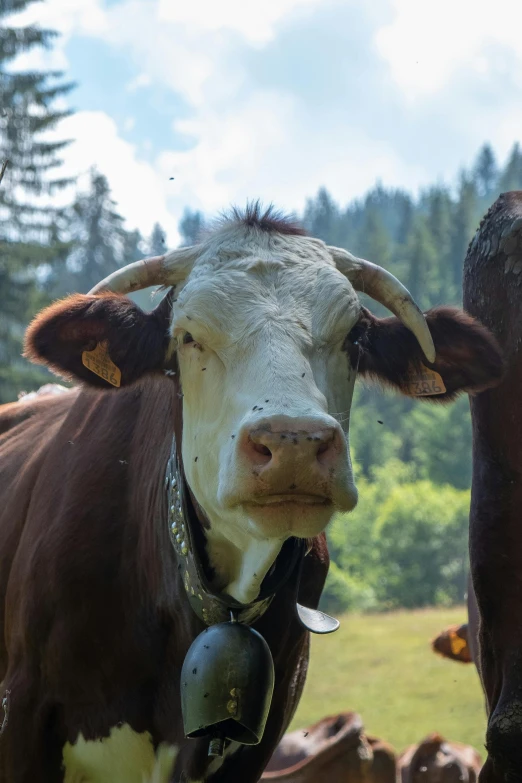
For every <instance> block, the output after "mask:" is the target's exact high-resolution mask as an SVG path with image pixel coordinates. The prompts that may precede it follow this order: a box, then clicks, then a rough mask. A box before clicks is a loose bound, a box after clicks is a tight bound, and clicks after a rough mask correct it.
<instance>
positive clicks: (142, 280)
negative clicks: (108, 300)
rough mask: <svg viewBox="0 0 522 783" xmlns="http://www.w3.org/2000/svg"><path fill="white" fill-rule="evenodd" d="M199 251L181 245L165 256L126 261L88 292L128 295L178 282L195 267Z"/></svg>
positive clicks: (195, 248)
mask: <svg viewBox="0 0 522 783" xmlns="http://www.w3.org/2000/svg"><path fill="white" fill-rule="evenodd" d="M197 250H198V248H197V246H193V247H180V248H178V249H177V250H172V251H171V252H170V253H166V254H165V255H164V256H153V257H152V258H143V259H142V260H141V261H134V263H133V264H127V266H123V267H122V268H121V269H117V270H116V271H115V272H113V273H112V274H111V275H109V276H108V277H106V278H104V279H103V280H102V281H101V282H99V283H97V284H96V285H95V286H94V288H91V290H90V291H89V293H90V294H99V293H101V292H103V291H114V292H115V293H118V294H127V293H129V292H130V291H138V290H139V289H140V288H149V287H150V286H153V285H176V283H179V282H180V280H184V279H185V278H186V277H187V275H188V273H189V272H190V270H191V269H192V265H193V263H194V260H195V259H196V256H197Z"/></svg>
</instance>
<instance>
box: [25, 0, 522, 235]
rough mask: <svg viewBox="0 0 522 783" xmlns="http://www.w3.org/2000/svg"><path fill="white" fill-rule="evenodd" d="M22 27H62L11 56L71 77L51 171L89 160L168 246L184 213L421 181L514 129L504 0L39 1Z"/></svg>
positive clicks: (504, 150)
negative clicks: (43, 46)
mask: <svg viewBox="0 0 522 783" xmlns="http://www.w3.org/2000/svg"><path fill="white" fill-rule="evenodd" d="M27 22H31V23H34V22H36V23H38V24H40V25H41V26H44V27H49V28H52V29H54V30H57V31H58V32H59V33H60V37H59V38H58V39H57V40H56V42H55V45H54V47H53V49H51V50H49V51H44V50H39V51H36V50H34V51H32V52H29V53H27V54H23V55H21V57H19V58H18V61H17V62H16V63H15V67H16V68H17V69H25V68H33V67H46V68H53V69H56V68H59V69H61V70H63V71H64V72H65V75H66V78H67V79H70V80H73V81H75V82H76V83H77V87H76V88H75V89H74V91H73V92H72V93H71V94H70V95H69V97H68V98H67V105H68V106H69V107H70V108H72V109H74V110H75V112H74V114H73V115H72V116H71V117H69V118H67V119H66V120H64V121H63V122H62V123H61V124H60V125H59V127H58V129H57V130H56V134H57V137H58V138H70V139H74V142H73V143H72V144H71V145H70V146H69V147H68V148H67V149H66V150H65V152H64V158H65V162H64V174H72V175H76V176H78V177H79V180H78V181H79V184H80V186H82V183H85V181H86V177H87V172H88V171H89V169H90V167H91V166H93V165H96V166H97V167H98V169H99V170H100V171H101V172H102V173H103V174H105V175H106V176H107V178H108V180H109V183H110V186H111V188H112V192H113V196H114V199H115V200H116V202H117V204H118V209H119V211H120V213H121V214H122V215H123V216H124V217H125V218H126V221H127V225H128V227H129V228H139V229H140V230H141V231H142V233H143V234H145V235H147V234H150V231H151V229H152V226H153V224H154V223H155V222H159V223H160V224H161V225H162V227H163V228H164V229H165V231H166V233H167V237H168V241H169V244H170V245H175V244H176V243H177V241H178V233H177V226H178V222H179V219H180V217H181V215H182V213H183V211H184V209H185V208H186V207H188V208H190V209H199V210H202V211H203V212H204V213H205V214H208V215H214V214H216V213H218V212H220V211H221V210H223V209H225V208H227V207H228V206H229V205H230V204H238V205H243V204H244V203H245V202H246V200H247V199H254V198H261V199H262V200H263V201H264V202H265V203H270V202H273V203H275V204H276V205H277V206H279V207H281V208H282V209H284V210H289V211H295V212H301V211H302V210H303V208H304V206H305V203H306V199H307V198H310V197H312V196H314V195H315V194H316V192H317V190H318V189H319V188H320V187H321V186H325V187H326V188H327V189H328V190H329V191H330V193H331V194H332V195H333V197H334V198H335V199H336V200H337V201H338V202H340V203H341V204H343V205H344V204H346V203H348V202H349V201H351V200H352V199H354V198H356V197H359V196H361V195H363V194H364V193H365V192H366V191H367V190H368V189H369V188H371V187H372V186H373V185H375V184H376V182H381V183H383V184H384V185H385V186H393V187H401V188H406V189H408V190H410V191H412V192H418V190H419V189H421V188H422V187H423V186H426V185H429V184H431V183H433V182H435V181H437V182H441V181H444V182H447V183H449V184H452V183H453V182H454V181H455V178H456V175H457V172H458V170H459V169H460V168H461V167H462V166H469V165H470V164H471V163H472V161H473V160H474V158H475V156H476V153H477V151H478V150H479V148H480V146H481V145H482V144H483V143H484V142H486V141H489V142H490V143H491V144H492V145H493V148H494V150H495V153H496V154H497V156H498V159H499V161H501V162H503V161H504V160H505V158H506V156H507V154H508V152H509V150H510V148H511V147H512V145H513V143H514V142H515V141H517V140H521V137H522V47H521V46H520V43H519V39H520V32H519V31H520V29H521V23H522V4H520V3H519V4H516V3H513V1H512V0H497V1H496V3H495V4H494V7H492V6H491V3H489V2H488V3H486V2H484V0H438V1H437V2H436V3H434V2H427V0H371V2H368V1H367V0H43V2H38V3H33V4H31V5H30V6H29V8H27V9H26V10H25V11H24V12H23V13H22V14H18V15H17V16H15V17H13V19H12V20H11V23H16V24H25V23H27Z"/></svg>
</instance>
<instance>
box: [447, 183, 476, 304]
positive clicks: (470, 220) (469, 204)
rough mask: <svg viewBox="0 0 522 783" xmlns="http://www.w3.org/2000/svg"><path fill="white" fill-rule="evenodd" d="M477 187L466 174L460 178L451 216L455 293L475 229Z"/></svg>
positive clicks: (460, 286)
mask: <svg viewBox="0 0 522 783" xmlns="http://www.w3.org/2000/svg"><path fill="white" fill-rule="evenodd" d="M479 214H480V210H479V207H478V197H477V187H476V185H475V180H474V178H473V177H471V176H470V175H469V174H467V173H466V172H463V173H462V174H461V177H460V186H459V194H458V200H457V204H456V207H455V212H454V215H453V230H452V237H451V258H450V262H451V274H452V278H453V285H454V286H455V290H456V291H459V293H460V291H461V289H462V267H463V264H464V258H465V256H466V251H467V249H468V245H469V243H470V241H471V238H472V236H473V232H474V230H475V229H476V227H477V222H478V215H479Z"/></svg>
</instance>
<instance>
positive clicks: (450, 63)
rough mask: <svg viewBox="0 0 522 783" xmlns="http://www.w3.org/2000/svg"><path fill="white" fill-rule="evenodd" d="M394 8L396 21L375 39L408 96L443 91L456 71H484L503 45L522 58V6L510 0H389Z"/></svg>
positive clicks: (413, 96) (481, 73) (483, 73)
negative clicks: (430, 0)
mask: <svg viewBox="0 0 522 783" xmlns="http://www.w3.org/2000/svg"><path fill="white" fill-rule="evenodd" d="M392 6H393V8H394V11H395V15H394V19H393V21H392V22H391V23H390V24H389V25H386V26H384V27H382V28H381V29H380V30H378V31H377V34H376V37H375V41H376V45H377V49H378V51H379V52H380V53H381V55H382V56H383V57H384V58H385V59H386V60H387V61H388V63H389V65H390V67H391V73H392V75H393V77H394V79H395V81H396V83H397V84H398V85H399V86H400V87H401V88H402V89H403V90H404V92H405V93H406V94H407V96H408V97H409V98H411V99H414V98H415V97H417V96H419V95H425V94H429V93H433V92H435V91H438V90H441V89H442V88H443V87H444V86H445V85H446V84H447V83H448V82H449V81H450V80H451V78H452V76H453V75H454V73H455V71H457V70H458V69H462V68H466V69H468V70H470V71H471V72H472V73H475V74H477V75H485V74H487V73H488V72H489V71H490V70H491V67H492V65H493V63H492V60H493V59H498V57H499V56H502V54H501V51H502V49H503V50H504V54H505V53H506V52H508V51H509V53H510V54H516V55H517V57H518V58H519V59H520V58H521V56H522V52H521V49H520V28H521V26H522V4H519V3H514V2H513V0H497V2H496V3H495V5H494V7H492V5H491V3H489V2H485V0H438V2H437V3H428V2H419V0H393V3H392ZM495 45H500V47H501V49H499V48H498V46H495Z"/></svg>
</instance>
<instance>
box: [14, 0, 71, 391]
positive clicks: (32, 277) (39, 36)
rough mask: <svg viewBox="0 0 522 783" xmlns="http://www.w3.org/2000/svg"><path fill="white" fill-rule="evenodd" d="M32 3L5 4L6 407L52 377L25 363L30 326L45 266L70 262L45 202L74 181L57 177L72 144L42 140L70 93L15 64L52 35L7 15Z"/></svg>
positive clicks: (59, 224)
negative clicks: (23, 345)
mask: <svg viewBox="0 0 522 783" xmlns="http://www.w3.org/2000/svg"><path fill="white" fill-rule="evenodd" d="M31 2H32V0H10V1H9V2H3V3H0V22H2V26H1V27H0V107H1V114H0V160H1V161H4V162H5V161H7V170H6V173H5V177H4V179H3V181H2V183H1V185H0V299H1V301H2V316H3V317H2V322H1V326H0V401H1V402H5V401H7V400H11V399H16V397H17V394H18V392H19V391H20V390H21V389H30V388H34V386H35V385H38V384H39V383H41V382H42V380H43V379H44V378H45V377H46V375H45V374H44V373H43V371H41V370H39V369H38V368H36V367H34V366H33V365H29V364H28V363H26V362H25V361H23V360H22V359H21V358H20V349H21V342H22V336H23V331H24V327H25V325H26V324H27V322H28V320H29V319H30V317H31V315H32V314H33V312H34V310H35V309H37V308H38V307H39V306H40V305H41V304H43V303H44V301H45V299H44V297H43V296H42V292H41V290H40V287H39V286H38V280H37V269H38V268H39V267H40V266H41V265H42V263H45V262H49V261H54V262H55V261H56V259H58V258H62V259H63V257H64V256H65V253H66V250H67V246H66V244H65V243H64V242H63V241H62V231H63V228H64V226H65V222H64V221H65V218H64V213H63V211H62V210H57V209H52V208H50V207H49V205H48V203H47V201H46V200H45V197H46V196H48V195H51V194H52V193H53V192H55V191H56V190H57V189H58V188H61V187H64V186H65V185H66V184H68V181H67V180H65V179H63V178H60V177H59V176H57V173H56V172H57V170H58V169H59V166H60V163H61V160H60V157H59V155H60V151H61V150H62V149H63V148H64V146H65V145H66V144H67V143H68V142H66V141H62V142H59V141H57V142H50V141H44V140H42V139H41V134H42V133H44V132H45V131H48V130H50V129H52V128H54V127H55V126H56V125H57V123H58V122H59V121H60V120H61V119H62V118H63V117H64V116H66V115H67V114H68V112H64V111H58V110H57V109H56V108H55V100H56V98H58V97H60V96H63V95H65V94H66V93H67V92H68V91H69V90H70V89H71V87H72V85H71V84H65V83H63V82H62V81H61V74H60V73H54V72H32V71H31V72H30V71H26V72H21V71H16V69H15V68H13V67H12V66H13V61H14V60H15V58H16V57H17V55H19V54H20V53H22V52H26V51H28V50H31V49H33V48H34V47H40V46H49V45H50V44H51V42H52V39H53V37H54V33H53V32H52V31H49V30H42V29H40V28H38V27H25V28H19V27H16V26H13V25H11V24H10V21H9V18H8V17H9V15H10V14H11V13H13V12H16V11H22V10H24V9H25V8H26V7H27V6H28V5H29V4H30V3H31Z"/></svg>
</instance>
